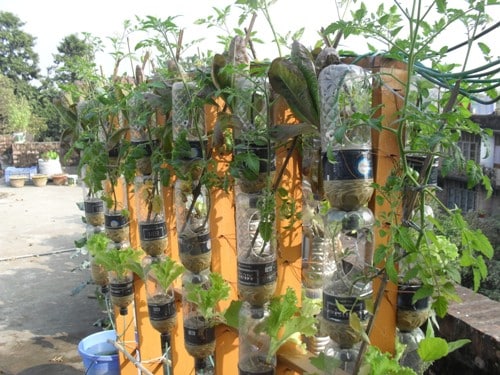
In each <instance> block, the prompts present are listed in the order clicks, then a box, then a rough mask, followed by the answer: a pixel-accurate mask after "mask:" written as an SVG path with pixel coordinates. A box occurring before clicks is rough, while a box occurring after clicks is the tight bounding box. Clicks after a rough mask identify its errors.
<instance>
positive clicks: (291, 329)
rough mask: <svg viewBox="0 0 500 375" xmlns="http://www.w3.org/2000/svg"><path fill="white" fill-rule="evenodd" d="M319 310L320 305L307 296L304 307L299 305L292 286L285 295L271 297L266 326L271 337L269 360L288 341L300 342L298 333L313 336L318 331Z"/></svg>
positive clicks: (265, 328) (303, 303)
mask: <svg viewBox="0 0 500 375" xmlns="http://www.w3.org/2000/svg"><path fill="white" fill-rule="evenodd" d="M319 310H320V307H319V306H318V305H317V304H316V303H314V302H313V301H312V300H310V299H307V298H305V299H303V301H302V307H299V306H298V299H297V295H296V294H295V291H294V290H293V289H292V288H287V290H286V292H285V294H284V295H282V296H277V297H274V298H273V299H271V302H270V304H269V318H268V319H267V323H266V325H265V327H264V331H265V332H266V333H267V334H268V335H269V336H270V338H271V344H270V347H269V352H268V354H267V362H270V361H271V358H272V357H273V356H274V355H275V354H276V353H277V351H278V349H279V348H280V347H281V346H282V345H283V344H285V343H286V342H287V341H289V340H295V342H300V338H299V339H298V338H297V336H298V335H304V336H306V337H311V336H313V335H314V334H315V333H316V332H317V319H316V315H317V314H318V313H319ZM297 340H299V341H297Z"/></svg>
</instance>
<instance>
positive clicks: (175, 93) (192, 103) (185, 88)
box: [172, 81, 206, 142]
mask: <svg viewBox="0 0 500 375" xmlns="http://www.w3.org/2000/svg"><path fill="white" fill-rule="evenodd" d="M196 91H197V87H196V82H186V81H178V82H175V83H174V84H173V85H172V131H173V138H174V141H175V140H177V139H178V138H179V136H180V135H181V134H182V133H184V134H185V136H186V139H187V140H188V141H194V142H200V141H202V140H206V127H205V113H204V107H203V106H202V105H197V103H198V101H197V97H196V95H197V92H196Z"/></svg>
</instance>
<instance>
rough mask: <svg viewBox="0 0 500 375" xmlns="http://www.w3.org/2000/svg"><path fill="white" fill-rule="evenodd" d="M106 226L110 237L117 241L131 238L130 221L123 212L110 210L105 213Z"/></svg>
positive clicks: (126, 240) (125, 240)
mask: <svg viewBox="0 0 500 375" xmlns="http://www.w3.org/2000/svg"><path fill="white" fill-rule="evenodd" d="M104 227H105V228H106V229H105V230H106V235H107V236H108V237H109V239H110V240H111V241H113V242H116V243H121V242H128V241H129V240H130V222H129V218H128V216H124V215H123V213H121V212H113V211H108V212H107V213H105V214H104Z"/></svg>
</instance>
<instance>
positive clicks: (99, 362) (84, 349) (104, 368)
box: [78, 330, 120, 375]
mask: <svg viewBox="0 0 500 375" xmlns="http://www.w3.org/2000/svg"><path fill="white" fill-rule="evenodd" d="M107 340H116V332H115V331H114V330H109V331H102V332H97V333H93V334H92V335H89V336H87V337H85V338H84V339H82V340H81V341H80V342H79V344H78V353H79V354H80V356H81V357H82V360H83V365H84V366H85V374H86V375H120V361H119V359H118V351H117V349H116V348H115V347H114V345H113V344H111V343H109V342H108V341H107Z"/></svg>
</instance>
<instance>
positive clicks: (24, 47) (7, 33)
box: [0, 12, 40, 97]
mask: <svg viewBox="0 0 500 375" xmlns="http://www.w3.org/2000/svg"><path fill="white" fill-rule="evenodd" d="M24 25H25V24H24V23H23V22H21V20H20V19H19V18H18V17H17V16H15V15H14V14H12V13H9V12H0V73H2V74H3V75H4V76H6V77H8V78H10V79H11V80H12V81H13V82H14V83H15V93H16V94H18V93H20V94H23V95H24V96H28V95H27V94H28V92H30V91H31V90H29V88H28V84H29V83H30V82H32V81H33V80H35V79H37V78H38V75H39V71H40V69H39V67H38V62H39V57H38V54H37V53H36V52H35V51H34V50H33V47H34V44H35V40H36V38H34V37H33V36H32V35H30V34H28V33H26V32H24V31H22V30H21V28H22V27H23V26H24ZM31 92H32V91H31ZM28 97H29V96H28Z"/></svg>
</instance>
